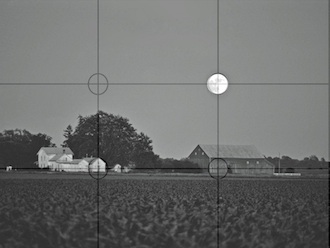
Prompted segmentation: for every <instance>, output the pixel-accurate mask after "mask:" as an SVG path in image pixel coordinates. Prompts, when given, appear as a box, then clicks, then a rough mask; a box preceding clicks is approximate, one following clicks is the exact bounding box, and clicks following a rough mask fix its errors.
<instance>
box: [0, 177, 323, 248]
mask: <svg viewBox="0 0 330 248" xmlns="http://www.w3.org/2000/svg"><path fill="white" fill-rule="evenodd" d="M99 186H100V196H99V197H100V212H99V220H100V223H99V224H100V225H99V247H140V248H146V247H157V248H158V247H174V248H175V247H199V248H200V247H217V245H218V244H217V203H216V200H217V195H216V194H217V183H216V181H215V180H212V179H208V178H205V179H200V178H192V177H187V178H185V179H184V180H177V179H174V178H171V177H167V178H164V179H162V180H158V179H152V178H148V180H144V179H143V178H140V179H137V178H131V179H130V178H122V179H120V178H106V179H105V180H101V181H100V184H99ZM328 192H329V185H328V181H327V180H322V179H304V180H266V179H265V180H251V179H225V180H223V181H221V182H220V227H219V231H220V243H219V246H220V247H329V241H328V239H329V207H328ZM0 193H1V194H0V247H1V248H4V247H6V248H7V247H8V248H11V247H13V248H14V247H15V248H16V247H56V248H57V247H86V248H87V247H88V248H91V247H95V248H96V247H97V214H98V213H97V207H96V206H97V204H96V202H97V198H96V197H97V196H96V181H95V180H93V179H88V178H87V177H86V178H85V179H84V178H79V177H77V178H74V177H73V178H70V179H68V178H63V179H60V178H58V177H56V178H52V175H45V176H44V178H40V179H28V178H26V179H20V178H19V177H16V178H8V179H6V178H5V176H3V175H2V176H1V177H0Z"/></svg>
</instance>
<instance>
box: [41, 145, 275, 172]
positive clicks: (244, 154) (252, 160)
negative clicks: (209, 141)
mask: <svg viewBox="0 0 330 248" xmlns="http://www.w3.org/2000/svg"><path fill="white" fill-rule="evenodd" d="M37 155H38V165H39V168H49V169H50V170H51V171H67V172H89V171H90V172H96V171H100V172H105V171H106V163H105V161H103V160H102V159H100V158H93V157H85V158H81V159H74V158H73V156H74V154H73V152H72V150H71V149H70V148H68V147H63V148H57V147H41V148H40V150H39V152H38V153H37ZM216 158H221V159H224V160H225V161H226V163H227V165H228V169H229V171H230V172H229V173H232V174H248V175H253V174H268V175H271V174H273V173H274V165H273V164H272V163H270V162H269V161H267V160H266V159H265V157H264V156H263V155H262V154H261V153H260V152H259V151H258V149H257V148H256V147H255V146H254V145H219V146H218V145H197V146H196V148H195V149H194V150H193V151H192V152H191V154H190V155H189V156H188V160H190V161H191V162H194V163H196V164H198V165H199V167H200V168H201V169H203V171H207V170H208V166H209V163H210V162H211V161H212V160H213V159H216ZM129 170H130V169H129V168H126V167H125V168H122V167H121V165H119V164H117V165H115V166H114V168H112V171H114V172H129Z"/></svg>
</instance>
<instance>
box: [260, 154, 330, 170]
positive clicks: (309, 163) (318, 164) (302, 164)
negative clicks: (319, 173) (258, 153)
mask: <svg viewBox="0 0 330 248" xmlns="http://www.w3.org/2000/svg"><path fill="white" fill-rule="evenodd" d="M266 159H267V160H268V161H269V162H271V163H273V164H274V165H275V172H277V171H278V168H279V166H280V168H281V172H293V171H295V170H297V169H314V170H315V169H328V168H329V162H327V161H326V160H325V159H324V158H321V159H319V158H318V157H317V156H316V155H311V156H309V157H305V158H304V159H303V160H298V159H292V158H290V157H289V156H285V155H284V156H282V157H281V159H279V157H274V158H272V157H267V158H266Z"/></svg>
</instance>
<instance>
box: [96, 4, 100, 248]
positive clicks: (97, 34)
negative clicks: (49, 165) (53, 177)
mask: <svg viewBox="0 0 330 248" xmlns="http://www.w3.org/2000/svg"><path fill="white" fill-rule="evenodd" d="M96 5H97V13H96V17H97V18H96V19H97V22H96V26H97V27H96V30H97V31H96V39H97V42H96V43H97V52H96V54H97V55H96V56H97V58H96V60H97V62H96V63H97V65H96V67H97V156H96V157H97V158H99V157H100V113H99V111H100V1H99V0H97V2H96ZM96 184H97V186H96V198H97V199H96V204H97V206H96V208H97V243H96V245H97V248H99V247H100V197H99V196H100V180H99V170H97V180H96Z"/></svg>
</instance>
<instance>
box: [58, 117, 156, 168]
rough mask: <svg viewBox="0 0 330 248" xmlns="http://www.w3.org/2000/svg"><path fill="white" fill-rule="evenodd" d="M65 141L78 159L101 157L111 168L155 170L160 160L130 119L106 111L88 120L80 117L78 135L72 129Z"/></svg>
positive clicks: (145, 137) (66, 134)
mask: <svg viewBox="0 0 330 248" xmlns="http://www.w3.org/2000/svg"><path fill="white" fill-rule="evenodd" d="M98 124H99V125H98ZM64 137H65V138H66V140H65V141H64V144H63V145H70V148H71V149H72V150H73V152H74V153H75V156H77V157H84V156H86V155H88V156H94V157H96V156H98V155H99V157H101V158H102V159H104V160H106V161H107V163H108V165H109V166H114V165H115V164H117V163H118V164H121V165H127V164H128V163H130V162H134V163H135V164H136V166H137V167H140V168H145V167H152V166H153V162H154V161H155V160H156V159H157V158H158V156H157V155H155V154H154V153H153V150H152V145H151V144H152V141H151V139H150V138H149V137H148V136H147V135H145V134H143V133H137V132H136V129H135V128H134V127H133V126H132V124H130V123H129V120H128V119H127V118H124V117H122V116H119V115H113V114H108V113H105V112H103V111H99V112H98V113H96V114H94V115H89V116H85V117H83V116H81V115H79V116H78V125H77V127H76V128H75V130H74V132H70V128H69V127H68V128H67V129H66V130H65V133H64Z"/></svg>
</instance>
